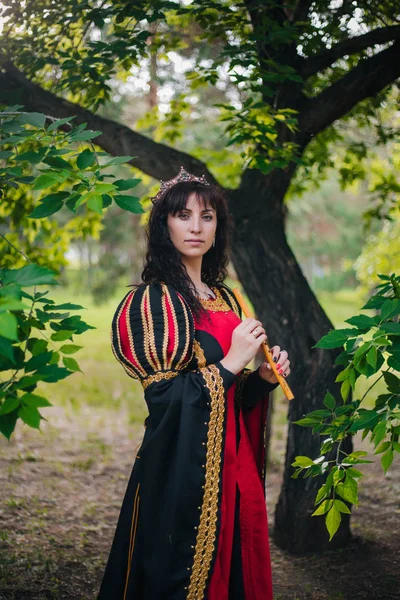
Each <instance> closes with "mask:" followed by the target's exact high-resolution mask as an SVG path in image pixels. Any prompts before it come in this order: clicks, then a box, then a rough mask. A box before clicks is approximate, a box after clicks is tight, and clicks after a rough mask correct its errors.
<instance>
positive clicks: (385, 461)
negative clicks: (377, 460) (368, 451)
mask: <svg viewBox="0 0 400 600" xmlns="http://www.w3.org/2000/svg"><path fill="white" fill-rule="evenodd" d="M392 462H393V450H392V448H389V450H387V451H386V452H385V454H382V458H381V465H382V468H383V470H384V472H385V475H386V472H387V470H388V468H389V467H390V465H391V464H392Z"/></svg>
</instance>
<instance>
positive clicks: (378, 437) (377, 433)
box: [372, 421, 386, 447]
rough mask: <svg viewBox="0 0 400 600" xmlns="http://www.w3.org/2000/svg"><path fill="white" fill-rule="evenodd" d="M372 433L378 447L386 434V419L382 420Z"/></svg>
mask: <svg viewBox="0 0 400 600" xmlns="http://www.w3.org/2000/svg"><path fill="white" fill-rule="evenodd" d="M372 433H373V440H374V444H375V447H377V446H378V444H380V443H381V441H382V440H383V438H384V437H385V435H386V421H380V422H379V423H377V424H376V425H375V427H374V429H373V432H372Z"/></svg>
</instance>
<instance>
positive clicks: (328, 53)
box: [300, 25, 400, 77]
mask: <svg viewBox="0 0 400 600" xmlns="http://www.w3.org/2000/svg"><path fill="white" fill-rule="evenodd" d="M395 40H400V25H393V26H392V27H380V28H379V29H375V30H374V31H369V32H368V33H365V34H364V35H359V36H356V37H353V38H349V39H348V40H344V41H343V42H339V43H338V44H335V46H333V47H332V48H330V49H329V50H325V51H324V52H321V53H320V54H317V55H315V56H310V57H309V58H307V59H305V60H304V61H303V63H302V67H301V70H300V75H302V77H310V75H314V74H315V73H318V72H319V71H323V69H326V68H327V67H330V66H331V65H332V64H333V63H334V62H335V60H338V59H339V58H342V57H343V56H346V55H349V54H357V53H358V52H361V51H362V50H365V49H366V48H370V47H371V46H375V45H377V44H386V43H387V42H390V41H395ZM397 60H398V59H397Z"/></svg>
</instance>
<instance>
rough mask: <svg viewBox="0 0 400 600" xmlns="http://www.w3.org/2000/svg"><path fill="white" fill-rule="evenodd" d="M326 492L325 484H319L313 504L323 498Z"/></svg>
mask: <svg viewBox="0 0 400 600" xmlns="http://www.w3.org/2000/svg"><path fill="white" fill-rule="evenodd" d="M327 494H328V490H327V489H326V485H325V484H324V485H321V487H320V488H319V490H318V492H317V496H316V498H315V502H314V504H318V503H319V502H321V500H323V499H324V498H325V497H326V496H327Z"/></svg>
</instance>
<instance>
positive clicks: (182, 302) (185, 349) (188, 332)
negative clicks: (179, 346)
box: [175, 294, 193, 369]
mask: <svg viewBox="0 0 400 600" xmlns="http://www.w3.org/2000/svg"><path fill="white" fill-rule="evenodd" d="M178 299H179V302H180V303H181V305H182V309H183V313H184V315H185V334H186V339H185V347H184V349H183V351H182V355H181V358H180V359H179V360H178V362H177V363H176V365H175V368H176V369H179V368H180V366H181V365H182V363H183V361H184V359H185V357H186V354H187V352H188V350H189V342H190V328H189V314H188V311H187V308H186V305H185V303H184V301H183V300H182V298H181V297H180V295H179V294H178ZM192 356H193V350H192ZM191 358H192V357H190V359H189V360H191ZM185 362H186V361H185Z"/></svg>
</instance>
